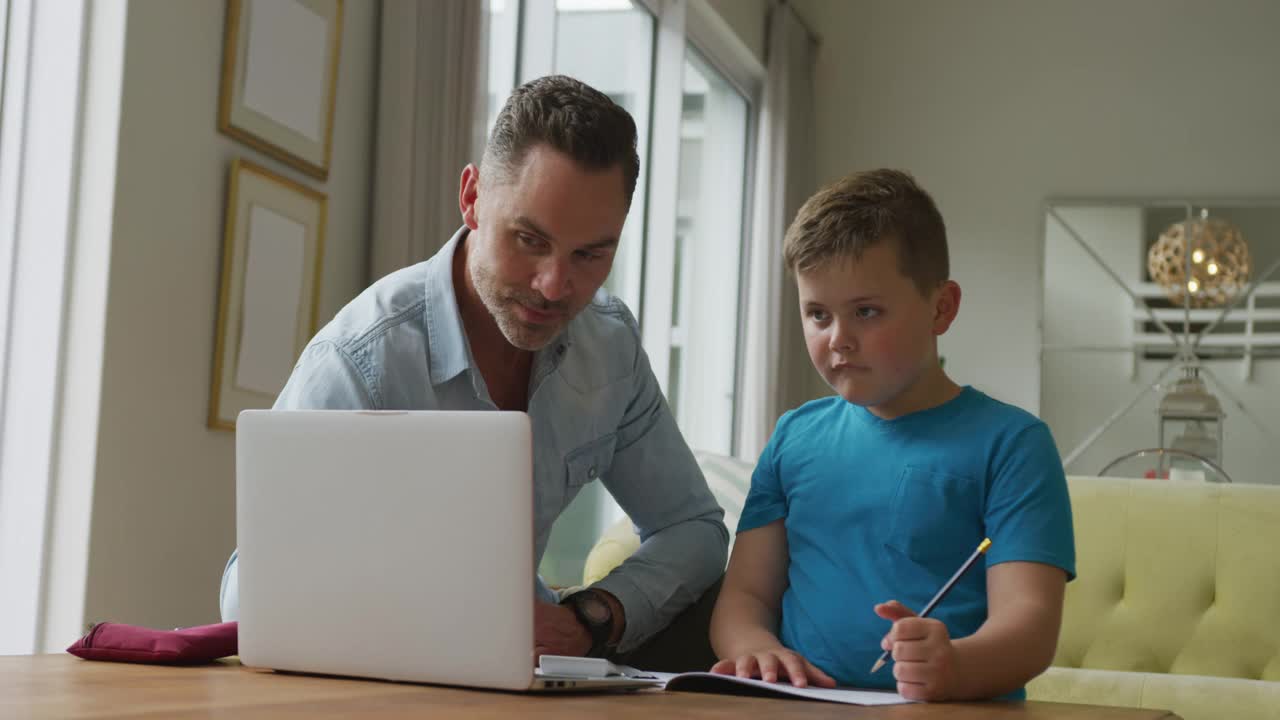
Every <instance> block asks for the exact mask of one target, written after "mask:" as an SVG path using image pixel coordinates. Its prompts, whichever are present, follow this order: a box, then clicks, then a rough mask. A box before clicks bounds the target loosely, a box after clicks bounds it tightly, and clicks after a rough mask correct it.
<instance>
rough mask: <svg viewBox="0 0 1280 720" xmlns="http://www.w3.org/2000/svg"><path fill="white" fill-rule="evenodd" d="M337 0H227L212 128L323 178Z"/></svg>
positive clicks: (334, 80) (338, 37)
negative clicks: (220, 80) (216, 119)
mask: <svg viewBox="0 0 1280 720" xmlns="http://www.w3.org/2000/svg"><path fill="white" fill-rule="evenodd" d="M342 4H343V0H227V14H226V28H225V30H224V32H223V47H222V86H221V97H220V98H219V103H218V130H219V132H222V133H223V134H225V135H227V136H228V137H231V138H234V139H235V140H238V141H240V142H242V143H244V144H245V145H248V146H249V147H252V148H254V149H256V150H259V151H261V152H263V153H266V154H267V155H269V156H270V157H272V158H275V159H276V160H279V161H280V162H283V163H286V164H288V165H290V166H292V167H294V168H297V169H298V170H301V171H302V172H304V173H306V174H308V175H310V176H312V177H314V178H316V179H318V180H327V179H328V177H329V162H330V158H331V157H332V154H333V115H334V107H335V104H336V100H337V98H336V96H337V89H338V58H339V56H340V55H341V47H342V9H343V8H342Z"/></svg>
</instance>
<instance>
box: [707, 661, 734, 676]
mask: <svg viewBox="0 0 1280 720" xmlns="http://www.w3.org/2000/svg"><path fill="white" fill-rule="evenodd" d="M736 665H737V662H736V661H734V660H731V659H730V660H721V661H719V662H717V663H716V664H715V665H712V666H711V670H710V671H709V672H713V673H718V674H720V675H732V674H734V672H735V671H736V669H737V668H736Z"/></svg>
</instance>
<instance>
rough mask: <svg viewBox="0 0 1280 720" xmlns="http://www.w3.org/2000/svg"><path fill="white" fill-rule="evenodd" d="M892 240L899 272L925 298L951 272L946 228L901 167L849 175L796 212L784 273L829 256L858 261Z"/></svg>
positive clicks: (811, 266)
mask: <svg viewBox="0 0 1280 720" xmlns="http://www.w3.org/2000/svg"><path fill="white" fill-rule="evenodd" d="M885 241H888V242H892V243H893V244H894V245H895V246H896V247H897V251H898V270H899V272H901V273H902V275H903V277H906V278H910V279H911V281H912V282H913V283H915V285H916V288H918V289H919V290H920V294H922V295H925V296H927V295H928V294H929V293H930V292H932V291H933V290H934V289H936V288H937V287H938V286H939V285H941V284H942V283H944V282H946V281H947V280H948V279H949V278H950V276H951V264H950V259H949V258H948V255H947V228H946V226H945V225H944V224H943V222H942V213H940V212H938V206H937V205H935V204H934V202H933V198H931V197H929V193H927V192H925V191H924V189H923V188H921V187H920V186H919V185H918V184H916V181H915V178H913V177H911V175H909V174H907V173H905V172H902V171H901V170H888V169H880V170H868V171H865V172H856V173H853V174H852V175H847V176H845V177H844V178H841V179H840V180H837V181H836V182H834V183H832V184H830V185H828V186H827V187H825V188H823V189H821V190H819V191H818V192H817V193H816V194H815V195H814V196H813V197H811V198H809V199H808V200H807V201H806V202H805V204H804V205H803V206H802V207H801V208H800V212H798V213H796V219H795V220H794V221H792V223H791V227H789V228H787V234H786V237H785V239H784V240H783V243H782V254H783V258H784V259H785V260H786V263H787V270H788V272H797V273H805V272H808V271H810V270H813V269H814V268H816V267H818V266H820V265H823V264H825V263H827V262H830V261H832V260H846V259H852V260H858V259H859V258H861V257H862V253H863V252H864V251H865V250H866V249H867V248H869V247H872V246H874V245H877V244H879V243H881V242H885Z"/></svg>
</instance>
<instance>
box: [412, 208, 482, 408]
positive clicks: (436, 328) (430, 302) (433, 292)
mask: <svg viewBox="0 0 1280 720" xmlns="http://www.w3.org/2000/svg"><path fill="white" fill-rule="evenodd" d="M467 232H468V229H467V226H466V225H463V226H462V227H460V228H458V231H457V232H456V233H454V234H453V237H452V238H449V242H447V243H445V245H444V247H442V248H440V252H438V253H436V254H435V256H434V257H432V258H431V260H429V261H428V262H427V278H426V298H427V302H426V307H425V308H424V309H423V315H424V321H425V322H426V326H427V371H428V372H429V373H430V379H431V384H432V385H433V386H434V385H440V384H442V383H445V382H448V381H449V380H452V379H453V378H455V377H457V376H458V375H460V374H462V372H463V371H465V370H468V369H470V368H471V365H472V363H471V348H470V346H469V345H468V343H467V335H466V333H465V332H464V331H463V329H462V315H461V314H460V313H459V312H458V296H457V295H456V294H455V293H454V289H453V254H454V253H455V252H457V250H458V246H459V245H461V244H462V243H463V241H464V240H465V239H466V237H467Z"/></svg>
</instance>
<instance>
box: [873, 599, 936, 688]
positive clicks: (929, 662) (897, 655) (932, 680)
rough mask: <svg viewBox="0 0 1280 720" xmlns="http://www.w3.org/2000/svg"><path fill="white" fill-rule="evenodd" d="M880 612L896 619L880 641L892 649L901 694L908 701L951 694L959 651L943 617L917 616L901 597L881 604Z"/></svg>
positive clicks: (895, 674) (889, 649)
mask: <svg viewBox="0 0 1280 720" xmlns="http://www.w3.org/2000/svg"><path fill="white" fill-rule="evenodd" d="M875 611H876V615H879V616H880V617H882V618H884V619H885V620H890V621H892V622H893V627H892V628H890V629H889V634H888V635H885V636H884V639H883V640H881V641H880V648H881V649H882V650H888V651H890V655H892V657H893V660H894V663H893V677H894V679H896V680H897V681H898V694H899V695H901V696H902V697H904V698H906V699H908V700H927V701H938V700H946V699H947V698H948V697H950V695H951V688H952V686H953V684H954V681H955V673H956V662H955V658H956V651H955V647H954V646H952V644H951V634H950V633H948V632H947V626H946V625H944V624H943V623H942V622H941V621H940V620H934V619H933V618H921V617H916V614H915V613H914V612H912V611H911V610H910V609H908V608H907V606H905V605H903V604H902V603H900V602H898V601H897V600H890V601H889V602H887V603H880V604H879V605H876V607H875Z"/></svg>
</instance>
